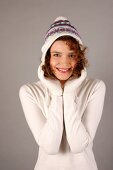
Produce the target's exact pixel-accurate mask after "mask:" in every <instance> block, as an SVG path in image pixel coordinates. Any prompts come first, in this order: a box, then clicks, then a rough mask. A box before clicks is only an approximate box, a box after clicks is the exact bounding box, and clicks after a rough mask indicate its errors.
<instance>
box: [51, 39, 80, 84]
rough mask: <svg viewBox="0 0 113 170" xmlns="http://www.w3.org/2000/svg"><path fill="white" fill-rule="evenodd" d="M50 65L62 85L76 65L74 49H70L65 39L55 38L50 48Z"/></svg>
mask: <svg viewBox="0 0 113 170" xmlns="http://www.w3.org/2000/svg"><path fill="white" fill-rule="evenodd" d="M50 54H51V57H50V66H51V69H52V71H53V74H54V75H55V77H56V78H57V79H58V80H59V81H60V82H61V84H62V85H63V84H64V83H65V82H66V81H67V80H68V79H69V78H70V77H71V75H72V73H73V69H74V68H75V67H76V65H77V55H76V51H75V50H71V49H70V47H69V46H68V45H67V44H66V42H65V41H62V40H57V41H55V42H54V43H53V45H52V46H51V48H50Z"/></svg>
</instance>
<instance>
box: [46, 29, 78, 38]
mask: <svg viewBox="0 0 113 170" xmlns="http://www.w3.org/2000/svg"><path fill="white" fill-rule="evenodd" d="M61 32H69V33H72V34H75V35H77V36H78V37H80V36H79V34H78V33H77V31H76V30H74V29H70V28H64V27H60V28H57V29H52V30H51V31H49V32H48V34H47V35H46V37H45V39H47V38H48V37H49V36H51V35H53V34H55V33H61Z"/></svg>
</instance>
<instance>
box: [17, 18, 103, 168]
mask: <svg viewBox="0 0 113 170" xmlns="http://www.w3.org/2000/svg"><path fill="white" fill-rule="evenodd" d="M85 50H86V47H84V46H83V43H82V40H81V37H80V36H79V33H78V31H77V30H76V28H75V27H74V26H72V25H71V23H70V22H69V21H68V20H67V19H66V18H64V17H58V18H57V19H56V20H55V21H54V23H53V24H52V25H51V26H50V28H49V30H48V31H47V34H46V40H45V43H44V45H43V47H42V58H41V64H40V65H39V67H38V78H39V80H38V81H37V82H33V83H28V84H25V85H23V86H22V87H21V88H20V91H19V96H20V100H21V103H22V107H23V111H24V113H25V117H26V120H27V123H28V125H29V127H30V129H31V131H32V133H33V135H34V138H35V140H36V142H37V144H38V146H39V154H38V161H37V163H36V166H35V169H34V170H97V169H98V168H97V165H96V161H95V157H94V154H93V140H94V137H95V134H96V131H97V128H98V125H99V122H100V119H101V116H102V110H103V104H104V96H105V84H104V82H103V81H101V80H98V79H91V78H88V77H87V71H86V67H87V64H88V61H87V59H86V57H85Z"/></svg>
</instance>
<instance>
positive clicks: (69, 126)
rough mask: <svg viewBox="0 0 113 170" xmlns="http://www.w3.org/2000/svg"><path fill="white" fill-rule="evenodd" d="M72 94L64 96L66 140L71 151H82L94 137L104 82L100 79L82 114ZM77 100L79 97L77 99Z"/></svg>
mask: <svg viewBox="0 0 113 170" xmlns="http://www.w3.org/2000/svg"><path fill="white" fill-rule="evenodd" d="M73 96H74V95H73V94H71V93H65V94H64V96H63V98H64V119H65V126H66V135H67V140H68V143H69V145H70V148H71V151H72V152H74V153H79V152H82V151H83V150H84V149H85V148H86V147H87V146H88V145H89V144H90V143H91V142H92V141H93V139H94V136H95V134H96V130H97V127H98V125H99V122H100V119H101V116H102V110H103V104H104V97H105V84H104V83H103V82H102V81H100V82H99V83H98V84H97V85H96V87H95V90H94V91H93V93H92V94H91V96H90V99H89V101H88V103H87V106H86V109H85V111H84V113H83V116H80V115H81V114H80V113H79V108H78V104H77V101H76V100H75V99H74V98H73ZM78 100H79V99H78Z"/></svg>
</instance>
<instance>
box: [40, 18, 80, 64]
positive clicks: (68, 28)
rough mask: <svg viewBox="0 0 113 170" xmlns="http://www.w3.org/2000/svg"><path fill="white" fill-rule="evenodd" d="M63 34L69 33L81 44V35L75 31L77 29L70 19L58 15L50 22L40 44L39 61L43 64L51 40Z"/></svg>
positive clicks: (51, 42)
mask: <svg viewBox="0 0 113 170" xmlns="http://www.w3.org/2000/svg"><path fill="white" fill-rule="evenodd" d="M64 35H69V36H71V37H73V38H75V39H76V40H78V42H79V44H81V45H83V43H82V40H81V37H80V35H79V33H78V31H77V29H76V28H75V27H74V26H72V25H71V23H70V21H69V20H68V19H67V18H65V17H62V16H61V17H58V18H56V19H55V21H54V23H53V24H51V26H50V28H49V29H48V31H47V33H46V36H45V43H44V45H43V46H42V49H41V50H42V58H41V61H42V63H43V64H44V62H45V56H46V52H47V50H48V49H49V48H50V46H51V45H52V44H53V42H54V41H55V40H56V39H57V38H59V37H61V36H64Z"/></svg>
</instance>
